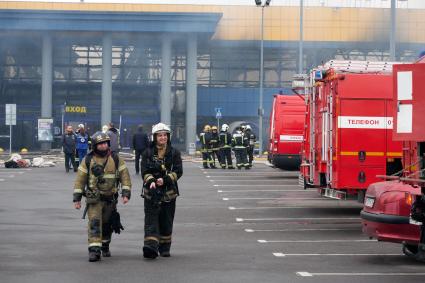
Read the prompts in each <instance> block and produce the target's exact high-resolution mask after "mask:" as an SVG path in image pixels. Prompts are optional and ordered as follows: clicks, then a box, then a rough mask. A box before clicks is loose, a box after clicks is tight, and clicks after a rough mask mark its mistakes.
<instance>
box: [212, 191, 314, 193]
mask: <svg viewBox="0 0 425 283" xmlns="http://www.w3.org/2000/svg"><path fill="white" fill-rule="evenodd" d="M244 192H254V193H262V192H300V193H306V192H311V193H316V192H313V191H307V190H230V191H223V190H218V191H217V193H244Z"/></svg>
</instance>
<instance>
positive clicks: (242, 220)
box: [236, 217, 360, 222]
mask: <svg viewBox="0 0 425 283" xmlns="http://www.w3.org/2000/svg"><path fill="white" fill-rule="evenodd" d="M285 220H292V221H299V220H358V221H360V217H336V218H335V217H282V218H236V222H245V221H285Z"/></svg>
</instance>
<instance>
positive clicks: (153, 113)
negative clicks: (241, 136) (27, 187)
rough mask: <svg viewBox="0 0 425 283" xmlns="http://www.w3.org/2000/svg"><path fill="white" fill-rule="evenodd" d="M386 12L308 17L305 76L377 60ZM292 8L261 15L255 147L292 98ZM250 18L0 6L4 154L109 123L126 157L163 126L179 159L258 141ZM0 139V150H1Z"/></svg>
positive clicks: (404, 14) (407, 40) (413, 29)
mask: <svg viewBox="0 0 425 283" xmlns="http://www.w3.org/2000/svg"><path fill="white" fill-rule="evenodd" d="M389 13H390V11H389V9H373V8H356V9H354V8H340V9H335V8H326V7H308V8H306V9H305V12H304V18H305V20H304V56H303V60H304V61H303V66H302V68H303V69H304V70H308V69H309V68H311V67H314V66H317V65H318V64H320V63H322V62H325V61H327V60H330V59H334V58H337V59H352V60H380V61H382V60H388V57H389V42H388V41H389V33H390V31H389V27H390V24H389V18H390V17H389ZM298 15H299V13H298V8H297V7H282V6H279V7H273V6H270V7H267V8H266V9H265V13H264V46H265V50H264V108H265V118H264V119H263V120H264V126H263V128H264V137H265V139H264V140H265V141H266V140H267V135H266V132H267V126H268V118H267V117H268V113H269V112H270V108H271V101H272V95H273V94H275V93H278V92H283V93H291V90H290V85H291V79H292V76H293V74H295V73H296V72H297V69H298V66H297V61H298V39H299V16H298ZM423 16H425V11H423V10H408V9H402V10H399V11H398V18H397V26H398V30H397V55H396V57H397V60H399V61H413V60H415V58H416V57H417V56H418V54H419V53H420V52H421V51H422V50H423V44H424V42H425V22H423V21H422V18H424V17H423ZM260 39H261V9H259V8H257V7H255V6H201V5H147V4H88V3H42V2H40V3H38V2H0V106H1V107H0V136H1V135H6V134H8V132H9V129H8V127H7V126H5V123H4V121H5V114H4V111H5V108H4V104H8V103H13V104H17V125H16V126H14V127H13V137H14V138H13V141H14V142H13V148H14V149H15V150H17V149H20V148H22V147H26V148H29V149H38V148H40V146H41V144H45V143H40V142H39V141H38V139H39V137H38V136H37V135H38V131H37V127H38V124H37V120H38V119H39V118H53V134H55V135H56V138H54V140H53V143H51V144H50V143H49V146H51V147H58V146H59V140H60V139H59V136H60V134H61V129H62V125H67V124H73V125H76V124H80V123H83V124H86V126H87V127H88V128H89V132H91V133H93V132H94V131H97V130H99V129H100V128H101V126H102V125H104V124H106V123H107V122H109V121H112V122H114V124H115V125H117V126H120V131H121V144H122V146H123V147H128V146H130V143H131V136H132V134H133V133H134V131H135V129H136V127H137V125H138V124H143V125H144V126H145V128H146V129H147V130H149V129H150V126H151V125H153V124H155V123H157V122H159V121H162V122H165V123H167V124H170V125H171V127H172V129H173V137H172V138H173V142H174V143H175V144H176V145H178V147H180V148H181V149H184V150H185V149H188V148H189V147H190V146H191V145H192V144H194V143H196V140H197V136H196V135H197V133H199V132H200V130H201V129H202V127H203V125H205V124H215V123H217V120H216V119H215V110H216V108H220V109H221V113H222V115H223V116H222V118H221V120H220V122H225V123H228V124H238V123H240V122H247V123H250V124H251V125H252V126H253V128H254V131H258V108H259V99H258V98H259V74H260ZM8 142H9V141H8V139H6V138H0V147H3V148H7V147H8Z"/></svg>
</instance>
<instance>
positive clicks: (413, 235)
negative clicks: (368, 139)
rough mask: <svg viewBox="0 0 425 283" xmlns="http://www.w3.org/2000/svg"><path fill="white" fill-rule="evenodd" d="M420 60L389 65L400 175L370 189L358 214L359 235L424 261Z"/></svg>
mask: <svg viewBox="0 0 425 283" xmlns="http://www.w3.org/2000/svg"><path fill="white" fill-rule="evenodd" d="M424 63H425V58H422V59H421V60H419V61H418V62H417V63H415V64H403V65H395V66H394V73H393V80H394V89H393V93H394V102H393V113H394V114H395V115H394V125H395V129H394V131H393V139H394V140H399V141H403V166H404V169H403V172H402V176H401V177H398V176H383V177H384V178H385V179H390V180H391V181H384V182H379V183H375V184H372V185H370V187H369V188H368V190H367V193H366V198H365V202H364V207H363V210H362V212H361V218H362V226H363V232H364V233H365V234H367V235H368V236H370V237H374V238H377V239H378V240H381V241H389V242H396V243H403V252H404V253H405V254H406V255H408V256H411V257H414V258H416V259H417V260H420V261H422V262H425V227H424V223H425V174H424V172H425V162H424V156H425V124H424V122H423V119H424V117H425V114H424V113H425V64H424Z"/></svg>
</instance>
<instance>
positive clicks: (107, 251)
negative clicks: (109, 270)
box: [102, 243, 111, 257]
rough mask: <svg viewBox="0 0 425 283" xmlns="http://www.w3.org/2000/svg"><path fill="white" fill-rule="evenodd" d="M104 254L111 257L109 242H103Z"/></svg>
mask: <svg viewBox="0 0 425 283" xmlns="http://www.w3.org/2000/svg"><path fill="white" fill-rule="evenodd" d="M102 256H103V257H111V251H110V250H109V243H102Z"/></svg>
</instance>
